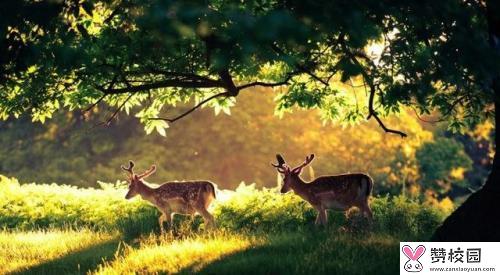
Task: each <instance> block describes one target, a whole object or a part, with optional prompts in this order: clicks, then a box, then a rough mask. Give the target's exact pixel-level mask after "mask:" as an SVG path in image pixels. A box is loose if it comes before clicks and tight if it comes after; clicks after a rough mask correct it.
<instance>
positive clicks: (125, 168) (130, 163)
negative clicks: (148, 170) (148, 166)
mask: <svg viewBox="0 0 500 275" xmlns="http://www.w3.org/2000/svg"><path fill="white" fill-rule="evenodd" d="M128 163H129V165H128V167H125V166H123V165H121V168H122V169H123V170H125V171H127V172H129V173H130V174H134V171H133V170H132V169H133V168H134V166H135V164H134V162H133V161H131V160H129V161H128Z"/></svg>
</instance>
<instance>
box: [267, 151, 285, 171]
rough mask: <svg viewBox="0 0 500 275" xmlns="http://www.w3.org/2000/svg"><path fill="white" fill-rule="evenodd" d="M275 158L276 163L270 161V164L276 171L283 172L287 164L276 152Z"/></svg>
mask: <svg viewBox="0 0 500 275" xmlns="http://www.w3.org/2000/svg"><path fill="white" fill-rule="evenodd" d="M276 159H277V160H278V164H274V163H271V165H272V166H273V167H274V168H276V169H277V170H278V172H281V173H284V172H285V170H286V169H287V168H288V165H286V163H285V159H284V158H283V157H282V156H281V155H280V154H276Z"/></svg>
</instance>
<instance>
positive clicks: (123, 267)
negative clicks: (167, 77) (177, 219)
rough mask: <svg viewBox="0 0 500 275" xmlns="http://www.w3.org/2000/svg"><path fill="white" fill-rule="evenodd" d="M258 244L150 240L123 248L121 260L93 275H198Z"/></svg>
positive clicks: (222, 237)
mask: <svg viewBox="0 0 500 275" xmlns="http://www.w3.org/2000/svg"><path fill="white" fill-rule="evenodd" d="M262 244H263V240H262V239H259V238H255V237H250V236H247V235H238V234H228V233H215V234H203V235H201V236H197V237H190V238H187V239H183V240H173V239H172V238H165V237H154V236H150V237H148V238H146V239H143V240H141V244H140V245H139V247H138V248H134V247H132V246H126V247H125V251H124V254H123V255H122V256H119V257H117V258H116V259H115V260H114V261H111V262H106V263H104V264H103V265H101V266H100V267H99V269H98V270H97V271H96V272H95V274H133V273H147V274H151V273H153V274H155V273H159V272H163V273H165V272H166V273H178V272H181V271H183V272H187V271H188V270H189V273H191V272H198V271H200V270H201V269H202V268H204V267H205V266H206V265H208V264H210V263H211V262H214V261H217V260H221V259H223V258H224V257H226V256H228V255H231V254H233V253H236V252H241V251H244V250H247V249H250V248H255V247H258V246H260V245H262Z"/></svg>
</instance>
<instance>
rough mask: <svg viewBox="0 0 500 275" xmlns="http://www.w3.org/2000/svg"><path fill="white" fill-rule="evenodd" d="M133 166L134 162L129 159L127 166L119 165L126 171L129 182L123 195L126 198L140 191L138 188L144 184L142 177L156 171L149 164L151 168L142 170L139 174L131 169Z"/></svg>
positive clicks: (154, 167) (153, 166)
mask: <svg viewBox="0 0 500 275" xmlns="http://www.w3.org/2000/svg"><path fill="white" fill-rule="evenodd" d="M134 166H135V164H134V162H133V161H131V160H130V161H129V166H128V167H125V166H123V165H122V166H121V168H122V169H123V170H124V171H125V172H127V175H128V179H129V182H130V184H129V186H128V192H127V195H125V198H126V199H127V200H128V199H131V198H133V197H135V196H137V195H138V194H139V193H140V188H141V187H142V186H143V185H144V184H143V182H142V179H143V178H146V177H148V176H150V175H151V174H153V173H154V172H155V171H156V166H155V165H151V168H149V170H146V172H144V173H142V174H140V175H137V174H135V173H134V170H133V168H134Z"/></svg>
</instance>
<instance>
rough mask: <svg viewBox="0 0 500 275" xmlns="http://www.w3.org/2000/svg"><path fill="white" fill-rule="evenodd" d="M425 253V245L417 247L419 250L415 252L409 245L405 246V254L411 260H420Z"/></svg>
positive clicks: (416, 249)
mask: <svg viewBox="0 0 500 275" xmlns="http://www.w3.org/2000/svg"><path fill="white" fill-rule="evenodd" d="M424 252H425V246H423V245H419V246H417V248H415V250H413V249H412V248H411V247H410V246H409V245H404V246H403V253H404V254H405V255H406V257H408V259H410V260H414V261H416V260H418V259H419V258H420V257H422V255H423V254H424Z"/></svg>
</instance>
